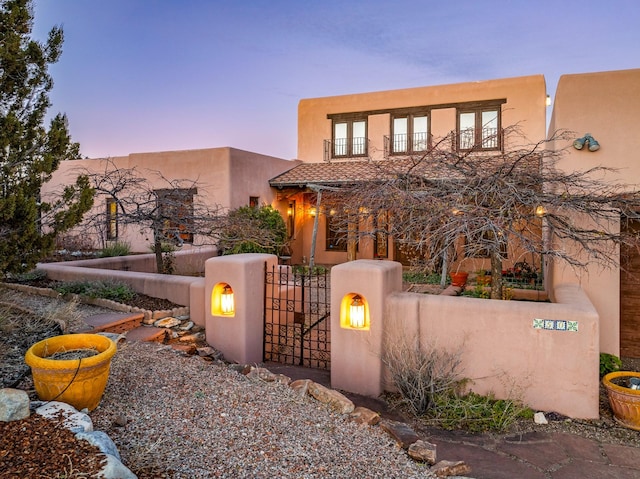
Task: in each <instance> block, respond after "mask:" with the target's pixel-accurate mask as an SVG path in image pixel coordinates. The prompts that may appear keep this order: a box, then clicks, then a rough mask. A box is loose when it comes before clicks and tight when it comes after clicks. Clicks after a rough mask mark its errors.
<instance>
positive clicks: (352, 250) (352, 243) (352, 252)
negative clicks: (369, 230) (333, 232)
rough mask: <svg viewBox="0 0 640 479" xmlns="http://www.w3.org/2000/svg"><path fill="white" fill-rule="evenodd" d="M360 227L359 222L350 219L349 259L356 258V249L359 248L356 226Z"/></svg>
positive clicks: (348, 232)
mask: <svg viewBox="0 0 640 479" xmlns="http://www.w3.org/2000/svg"><path fill="white" fill-rule="evenodd" d="M357 227H358V225H357V223H356V222H354V221H353V220H352V219H349V223H348V225H347V261H355V259H356V249H357V240H356V228H357Z"/></svg>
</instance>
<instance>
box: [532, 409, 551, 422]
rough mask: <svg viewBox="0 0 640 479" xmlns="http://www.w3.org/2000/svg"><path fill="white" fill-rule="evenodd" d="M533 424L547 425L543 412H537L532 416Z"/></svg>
mask: <svg viewBox="0 0 640 479" xmlns="http://www.w3.org/2000/svg"><path fill="white" fill-rule="evenodd" d="M533 422H535V423H536V424H549V421H547V418H546V417H545V416H544V413H543V412H537V413H535V414H534V415H533Z"/></svg>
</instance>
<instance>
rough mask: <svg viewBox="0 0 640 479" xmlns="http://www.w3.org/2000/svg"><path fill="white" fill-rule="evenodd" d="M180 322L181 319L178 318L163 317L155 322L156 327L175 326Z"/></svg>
mask: <svg viewBox="0 0 640 479" xmlns="http://www.w3.org/2000/svg"><path fill="white" fill-rule="evenodd" d="M179 324H180V320H179V319H177V318H172V317H168V318H162V319H159V320H157V321H156V322H154V323H153V325H154V326H155V327H156V328H173V327H175V326H178V325H179Z"/></svg>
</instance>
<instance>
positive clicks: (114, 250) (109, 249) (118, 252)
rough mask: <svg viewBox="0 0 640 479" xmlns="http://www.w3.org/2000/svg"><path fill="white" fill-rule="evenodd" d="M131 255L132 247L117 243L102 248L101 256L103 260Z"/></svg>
mask: <svg viewBox="0 0 640 479" xmlns="http://www.w3.org/2000/svg"><path fill="white" fill-rule="evenodd" d="M130 253H131V246H129V244H128V243H124V242H121V241H116V242H115V243H113V244H110V245H109V246H106V247H104V248H102V250H101V251H100V254H99V256H100V257H101V258H112V257H114V256H127V255H129V254H130Z"/></svg>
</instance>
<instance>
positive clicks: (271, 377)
mask: <svg viewBox="0 0 640 479" xmlns="http://www.w3.org/2000/svg"><path fill="white" fill-rule="evenodd" d="M247 377H248V378H250V379H259V380H261V381H264V382H266V383H272V382H274V381H275V380H276V375H275V374H273V373H272V372H271V371H269V370H268V369H266V368H254V367H252V368H251V371H249V374H247Z"/></svg>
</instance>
